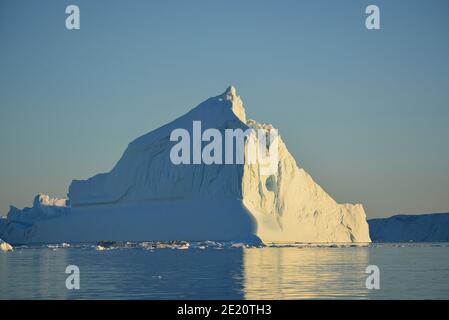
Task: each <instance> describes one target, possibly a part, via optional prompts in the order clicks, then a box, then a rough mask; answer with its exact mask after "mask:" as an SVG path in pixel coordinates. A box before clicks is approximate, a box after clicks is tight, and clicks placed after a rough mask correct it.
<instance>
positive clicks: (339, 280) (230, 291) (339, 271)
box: [0, 242, 449, 299]
mask: <svg viewBox="0 0 449 320" xmlns="http://www.w3.org/2000/svg"><path fill="white" fill-rule="evenodd" d="M156 247H157V248H156ZM165 247H167V248H165ZM186 247H187V246H186V245H163V244H158V245H157V246H156V245H154V244H149V243H143V244H142V243H141V244H122V245H110V246H109V247H107V248H106V250H99V249H104V248H99V247H96V246H95V245H78V246H73V245H72V246H68V247H67V246H64V247H63V246H62V245H59V246H40V247H22V248H15V250H14V251H13V252H8V253H5V252H0V299H316V298H321V299H339V298H340V299H341V298H351V299H448V298H449V244H436V243H435V244H373V245H370V246H366V247H350V246H348V247H316V246H291V247H288V246H286V247H262V248H246V247H232V246H231V245H230V244H229V245H227V244H224V243H217V242H204V243H192V244H190V246H189V247H188V248H187V249H186ZM68 265H76V266H78V267H79V269H80V289H79V290H68V289H66V286H65V281H66V278H67V277H68V274H66V273H65V270H66V267H67V266H68ZM368 265H377V266H378V267H379V268H380V289H379V290H368V289H367V288H366V286H365V281H366V278H367V277H368V274H366V273H365V269H366V267H367V266H368Z"/></svg>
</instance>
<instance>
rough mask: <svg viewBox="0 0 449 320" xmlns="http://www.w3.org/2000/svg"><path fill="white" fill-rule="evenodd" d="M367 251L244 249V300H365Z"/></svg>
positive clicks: (365, 249)
mask: <svg viewBox="0 0 449 320" xmlns="http://www.w3.org/2000/svg"><path fill="white" fill-rule="evenodd" d="M368 262H369V251H368V248H363V247H355V248H313V247H312V248H311V247H307V248H304V247H302V248H298V247H285V248H270V247H267V248H258V249H251V248H248V249H244V252H243V264H244V293H245V299H312V298H324V299H327V298H344V297H345V296H347V297H352V298H357V297H358V298H365V297H366V296H367V295H368V290H367V289H366V287H365V280H366V278H367V276H368V275H367V274H365V268H366V267H367V266H368V264H369V263H368Z"/></svg>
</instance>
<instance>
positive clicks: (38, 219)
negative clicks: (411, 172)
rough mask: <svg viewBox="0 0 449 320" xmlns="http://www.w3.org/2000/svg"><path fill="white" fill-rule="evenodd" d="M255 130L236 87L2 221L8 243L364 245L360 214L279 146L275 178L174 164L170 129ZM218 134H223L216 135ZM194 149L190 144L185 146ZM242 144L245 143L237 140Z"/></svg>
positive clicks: (249, 167) (256, 166)
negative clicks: (104, 169) (61, 193)
mask: <svg viewBox="0 0 449 320" xmlns="http://www.w3.org/2000/svg"><path fill="white" fill-rule="evenodd" d="M193 121H201V126H202V129H203V130H206V129H208V128H214V129H218V130H220V132H224V131H225V130H226V129H238V128H240V129H242V130H247V129H248V128H256V129H263V130H265V131H266V132H267V133H268V134H269V133H270V131H271V130H273V128H272V126H271V125H267V124H260V123H258V122H256V121H254V120H248V119H247V116H246V111H245V108H244V106H243V103H242V100H241V99H240V97H239V96H238V95H237V93H236V90H235V88H234V87H232V86H231V87H229V88H228V89H227V90H226V91H225V92H224V93H223V94H221V95H219V96H216V97H213V98H210V99H207V100H206V101H204V102H203V103H201V104H200V105H198V106H197V107H196V108H194V109H192V110H191V111H189V112H188V113H186V114H185V115H183V116H181V117H180V118H178V119H176V120H174V121H173V122H170V123H168V124H166V125H164V126H162V127H160V128H158V129H156V130H154V131H152V132H150V133H148V134H146V135H143V136H141V137H139V138H137V139H136V140H134V141H133V142H131V143H130V144H129V145H128V147H127V149H126V151H125V152H124V154H123V156H122V157H121V159H120V160H119V161H118V163H117V164H116V165H115V167H114V168H113V169H112V170H111V171H110V172H108V173H102V174H98V175H96V176H94V177H92V178H90V179H87V180H74V181H73V182H72V183H71V185H70V187H69V192H68V199H67V200H66V199H62V200H58V199H51V198H49V197H47V196H44V195H39V196H37V197H36V199H35V201H34V204H33V207H32V208H25V209H23V210H19V209H17V208H14V207H11V209H10V211H9V213H8V218H7V219H0V237H1V238H3V239H5V240H7V241H8V242H9V243H12V244H17V243H49V242H88V241H101V240H116V241H127V240H128V241H144V240H248V239H254V238H259V239H261V240H262V241H264V242H266V243H270V242H274V243H289V242H370V237H369V232H368V224H367V221H366V215H365V212H364V210H363V207H362V205H360V204H357V205H352V204H338V203H337V202H336V201H335V200H333V199H332V198H331V197H330V196H329V195H328V194H327V193H326V192H325V191H324V190H323V189H322V188H321V187H320V186H319V185H318V184H317V183H315V182H314V181H313V179H312V178H311V177H310V175H309V174H308V173H307V172H306V171H305V170H304V169H303V168H300V167H299V166H298V165H297V163H296V161H295V159H294V158H293V157H292V155H291V154H290V153H289V151H288V150H287V147H286V146H285V144H284V143H283V141H282V138H279V143H278V154H279V156H278V163H277V170H276V171H275V172H272V173H270V174H266V173H265V172H264V171H263V170H262V168H261V166H262V164H260V163H259V162H256V163H249V162H248V161H247V158H245V161H244V163H242V164H238V163H237V164H204V163H200V164H179V165H176V164H173V163H172V162H171V161H170V150H171V149H172V147H173V146H174V144H175V142H174V141H171V140H170V135H171V133H172V132H173V130H175V129H177V128H183V129H185V130H187V131H188V132H189V133H190V134H192V135H194V134H195V133H194V132H193V131H194V130H193V129H192V123H193ZM223 135H224V134H223ZM192 143H194V142H192ZM245 143H247V140H245Z"/></svg>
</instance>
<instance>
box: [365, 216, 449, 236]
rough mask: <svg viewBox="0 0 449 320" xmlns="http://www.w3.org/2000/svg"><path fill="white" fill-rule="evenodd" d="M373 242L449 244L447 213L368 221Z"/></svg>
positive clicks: (448, 219)
mask: <svg viewBox="0 0 449 320" xmlns="http://www.w3.org/2000/svg"><path fill="white" fill-rule="evenodd" d="M368 223H369V228H370V235H371V239H372V240H373V241H374V242H410V241H413V242H449V213H434V214H421V215H395V216H392V217H390V218H380V219H370V220H368Z"/></svg>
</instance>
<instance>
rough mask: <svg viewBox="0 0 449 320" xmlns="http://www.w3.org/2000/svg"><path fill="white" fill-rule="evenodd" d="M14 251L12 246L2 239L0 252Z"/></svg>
mask: <svg viewBox="0 0 449 320" xmlns="http://www.w3.org/2000/svg"><path fill="white" fill-rule="evenodd" d="M12 250H13V249H12V246H11V245H10V244H9V243H7V242H5V241H3V240H2V239H0V251H2V252H8V251H12Z"/></svg>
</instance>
